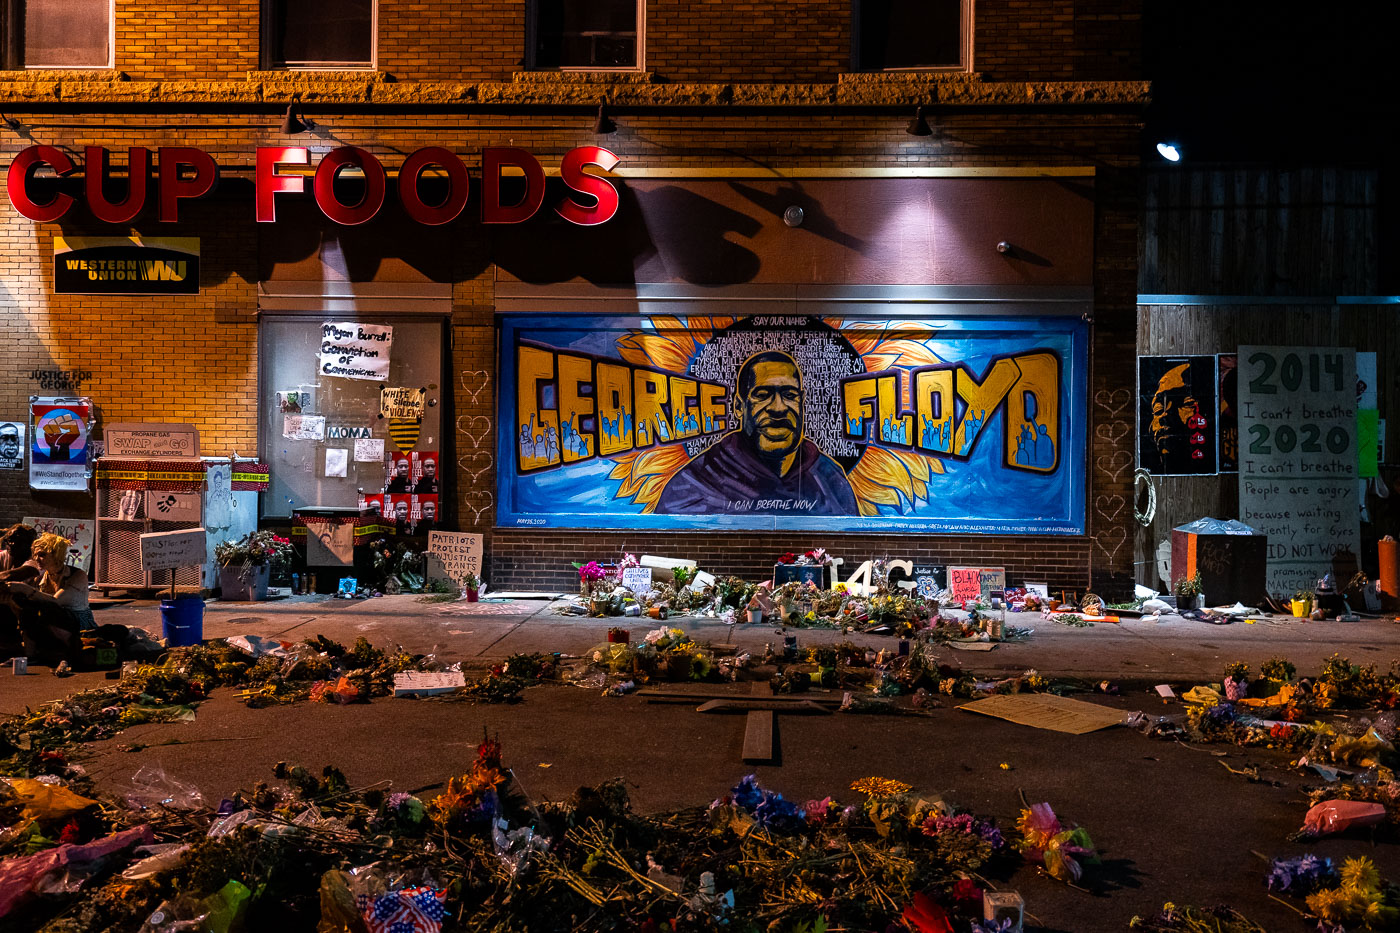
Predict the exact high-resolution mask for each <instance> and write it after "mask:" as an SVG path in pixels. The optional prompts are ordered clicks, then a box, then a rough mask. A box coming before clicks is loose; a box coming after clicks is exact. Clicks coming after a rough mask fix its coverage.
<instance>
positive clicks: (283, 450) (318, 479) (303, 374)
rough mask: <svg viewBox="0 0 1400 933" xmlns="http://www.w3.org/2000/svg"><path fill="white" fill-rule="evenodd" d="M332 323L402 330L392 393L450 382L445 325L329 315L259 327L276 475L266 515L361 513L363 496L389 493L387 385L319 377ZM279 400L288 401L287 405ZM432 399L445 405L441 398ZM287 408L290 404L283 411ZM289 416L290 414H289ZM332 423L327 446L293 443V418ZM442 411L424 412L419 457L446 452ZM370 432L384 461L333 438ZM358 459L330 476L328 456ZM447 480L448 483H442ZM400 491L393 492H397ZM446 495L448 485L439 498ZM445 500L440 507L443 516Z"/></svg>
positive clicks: (396, 339) (265, 445) (265, 436)
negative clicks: (325, 509)
mask: <svg viewBox="0 0 1400 933" xmlns="http://www.w3.org/2000/svg"><path fill="white" fill-rule="evenodd" d="M326 321H357V322H359V323H363V324H377V325H381V326H389V327H392V328H393V329H394V335H393V343H392V345H391V349H390V352H389V379H388V382H387V385H390V386H429V385H437V384H440V383H441V382H442V346H443V333H442V320H441V319H437V320H433V321H422V320H407V319H404V318H402V317H396V318H390V317H369V316H358V315H354V314H347V313H345V312H344V311H327V312H324V313H323V314H320V315H318V316H315V317H311V316H292V315H287V316H281V315H266V316H264V317H263V319H262V320H261V321H259V323H258V328H259V338H260V343H261V347H262V354H261V357H260V360H259V365H260V370H261V386H262V390H261V392H262V394H261V398H260V402H261V407H262V456H263V459H265V460H266V461H267V463H268V466H269V467H271V469H272V484H271V486H270V487H269V488H268V492H267V494H266V495H264V496H263V502H262V507H263V514H264V515H266V516H275V517H279V518H284V517H287V516H289V515H291V514H292V509H293V508H300V507H302V506H330V507H335V508H353V507H354V506H355V505H357V504H358V503H359V497H360V494H361V491H363V492H364V493H366V494H373V493H377V492H379V491H380V490H382V489H383V488H384V486H385V481H386V478H387V470H388V466H389V464H388V461H389V458H390V457H391V455H392V454H393V452H394V450H395V447H394V443H393V441H392V439H390V438H389V432H388V422H386V421H383V420H381V419H380V417H379V389H380V384H379V383H377V382H370V381H367V380H362V379H340V378H336V377H332V376H322V375H319V374H318V372H317V362H318V359H319V352H320V347H321V325H322V323H323V322H326ZM278 393H284V394H283V395H282V396H281V397H279V395H278ZM286 393H296V397H297V401H296V403H295V405H286V404H285V403H283V400H284V399H286V397H287V396H286ZM428 397H429V398H438V397H439V395H438V392H437V391H436V390H434V391H431V392H429V395H428ZM279 403H282V404H279ZM284 408H285V411H284V410H283V409H284ZM293 409H295V411H296V413H297V414H298V415H306V416H310V417H312V418H316V417H320V418H324V419H325V420H324V423H323V425H322V427H323V432H322V433H323V436H322V437H321V438H319V439H305V440H292V439H289V438H287V437H285V436H284V435H285V434H286V433H287V430H286V429H287V422H286V416H287V415H286V413H287V412H290V411H292V410H293ZM442 412H443V406H442V405H440V404H439V405H433V406H429V407H427V408H425V409H424V411H423V421H422V424H421V425H420V427H419V434H418V442H417V444H416V445H415V449H417V450H420V451H433V450H436V451H439V452H441V450H442ZM337 427H340V428H346V427H348V428H366V427H367V428H369V429H370V436H371V437H373V438H383V439H384V459H383V460H377V461H373V462H364V461H357V460H355V458H354V456H353V452H354V447H355V440H354V439H353V438H332V437H330V436H329V434H330V429H333V428H337ZM328 449H335V450H346V451H350V452H351V455H350V456H347V457H346V471H345V475H344V476H327V475H326V473H327V470H326V451H327V450H328ZM444 481H445V478H443V479H440V483H441V482H444ZM392 491H393V490H391V492H392ZM443 491H444V490H443V488H442V486H441V485H440V486H439V489H438V495H439V496H441V494H442V493H443ZM438 501H439V500H435V501H434V508H435V509H436V507H437V504H438Z"/></svg>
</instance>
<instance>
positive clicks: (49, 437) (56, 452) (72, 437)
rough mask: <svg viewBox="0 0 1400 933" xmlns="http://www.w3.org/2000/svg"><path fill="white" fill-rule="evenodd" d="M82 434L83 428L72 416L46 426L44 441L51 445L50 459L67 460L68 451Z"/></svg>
mask: <svg viewBox="0 0 1400 933" xmlns="http://www.w3.org/2000/svg"><path fill="white" fill-rule="evenodd" d="M81 433H82V426H81V425H79V424H78V419H77V418H74V417H73V416H72V415H63V416H62V417H59V418H55V419H53V420H52V421H49V422H47V423H46V424H45V425H44V440H46V441H47V442H48V445H49V457H50V459H53V460H67V459H68V449H69V448H70V447H72V446H73V442H74V441H76V440H77V439H78V436H79V435H80V434H81Z"/></svg>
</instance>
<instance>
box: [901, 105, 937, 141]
mask: <svg viewBox="0 0 1400 933" xmlns="http://www.w3.org/2000/svg"><path fill="white" fill-rule="evenodd" d="M904 132H906V133H908V134H909V135H910V136H932V135H933V130H931V129H929V125H928V121H927V120H925V119H924V108H923V107H915V108H914V119H912V120H910V121H909V123H908V125H906V126H905V127H904Z"/></svg>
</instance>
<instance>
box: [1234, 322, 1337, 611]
mask: <svg viewBox="0 0 1400 933" xmlns="http://www.w3.org/2000/svg"><path fill="white" fill-rule="evenodd" d="M1239 373H1240V375H1239V403H1240V404H1239V421H1240V478H1239V484H1240V486H1239V492H1240V521H1242V522H1243V523H1244V524H1246V525H1248V526H1250V527H1251V528H1253V529H1255V530H1256V531H1258V532H1260V533H1262V534H1266V535H1268V537H1269V546H1268V570H1267V586H1268V590H1269V592H1270V593H1271V594H1273V595H1275V596H1282V597H1284V598H1287V597H1288V596H1291V595H1292V594H1293V593H1295V592H1298V591H1300V590H1305V591H1311V590H1313V589H1315V588H1316V587H1317V581H1318V580H1319V579H1320V578H1321V577H1322V576H1323V574H1326V573H1330V572H1333V568H1334V564H1333V559H1334V558H1335V557H1338V556H1339V555H1342V554H1346V553H1349V555H1350V561H1346V560H1343V561H1342V563H1344V564H1351V565H1354V564H1353V562H1354V561H1355V559H1356V556H1357V555H1358V554H1359V553H1360V551H1359V544H1360V540H1359V539H1360V524H1359V523H1360V508H1359V505H1358V501H1357V494H1356V488H1357V484H1356V478H1357V473H1358V470H1357V443H1356V430H1357V426H1356V410H1357V409H1356V403H1357V391H1356V351H1354V350H1352V349H1350V348H1347V347H1273V346H1245V347H1240V348H1239ZM1337 582H1338V584H1340V585H1342V586H1345V585H1346V583H1347V582H1348V581H1347V580H1341V579H1339V580H1338V581H1337Z"/></svg>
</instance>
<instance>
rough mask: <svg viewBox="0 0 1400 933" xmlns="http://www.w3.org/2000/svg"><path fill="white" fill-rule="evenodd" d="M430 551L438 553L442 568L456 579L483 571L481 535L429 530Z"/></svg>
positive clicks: (459, 579) (430, 552)
mask: <svg viewBox="0 0 1400 933" xmlns="http://www.w3.org/2000/svg"><path fill="white" fill-rule="evenodd" d="M428 553H429V554H435V555H437V558H438V559H439V560H441V561H442V568H443V570H444V571H446V573H447V575H448V576H449V577H451V578H452V579H454V580H458V581H461V580H462V579H463V578H465V577H466V575H467V574H469V573H470V574H477V575H480V573H481V535H474V534H468V533H466V532H464V531H430V532H428Z"/></svg>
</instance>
